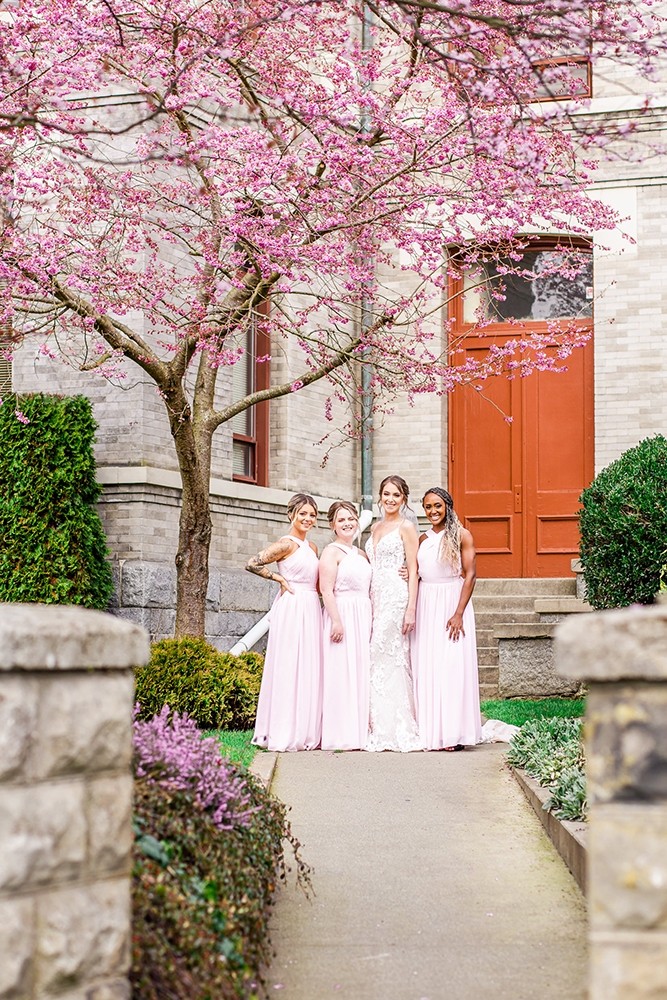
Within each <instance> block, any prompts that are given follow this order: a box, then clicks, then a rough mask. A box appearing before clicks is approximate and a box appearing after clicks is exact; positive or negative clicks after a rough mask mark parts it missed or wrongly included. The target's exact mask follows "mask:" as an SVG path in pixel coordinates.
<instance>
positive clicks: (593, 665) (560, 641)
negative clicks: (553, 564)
mask: <svg viewBox="0 0 667 1000" xmlns="http://www.w3.org/2000/svg"><path fill="white" fill-rule="evenodd" d="M556 662H557V668H558V670H559V671H560V672H561V673H562V674H563V675H565V676H566V677H569V678H573V679H576V680H578V681H582V682H587V683H588V685H589V694H588V700H587V712H586V756H587V782H588V801H589V806H590V816H589V827H590V831H589V836H588V851H589V858H588V894H589V921H590V928H589V936H590V992H589V998H590V1000H649V998H655V997H664V996H667V985H666V983H667V979H666V975H665V970H666V969H667V740H666V739H665V733H666V732H667V605H666V604H658V605H655V606H652V607H640V606H633V607H631V608H624V609H623V610H619V611H603V612H596V613H593V614H589V615H583V616H578V617H577V618H576V619H570V620H569V621H567V622H564V623H563V624H562V625H560V626H558V628H557V632H556Z"/></svg>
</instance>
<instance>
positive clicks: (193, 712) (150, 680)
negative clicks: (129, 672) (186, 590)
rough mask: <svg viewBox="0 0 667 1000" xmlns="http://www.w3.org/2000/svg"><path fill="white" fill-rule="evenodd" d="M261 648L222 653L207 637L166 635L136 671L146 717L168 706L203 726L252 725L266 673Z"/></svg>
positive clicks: (137, 694) (139, 696)
mask: <svg viewBox="0 0 667 1000" xmlns="http://www.w3.org/2000/svg"><path fill="white" fill-rule="evenodd" d="M263 662H264V660H263V657H262V656H261V655H260V654H259V653H241V655H240V656H232V654H231V653H221V652H219V651H218V650H217V649H216V648H215V647H214V646H211V644H210V643H208V642H206V641H205V640H204V639H195V638H192V637H189V636H186V637H184V638H181V639H163V640H162V641H161V642H156V643H154V645H153V646H152V648H151V658H150V662H149V663H148V664H147V665H146V666H145V667H139V668H138V669H137V671H136V675H135V677H136V699H137V701H138V703H139V705H140V706H141V708H140V713H141V717H142V718H144V719H148V718H151V717H152V716H154V715H156V714H157V713H158V712H160V711H161V710H162V708H163V707H164V706H165V705H169V707H170V708H171V709H172V711H174V712H179V713H184V712H185V713H187V714H188V715H189V716H190V717H191V718H192V719H194V720H195V722H196V723H197V725H198V726H200V728H202V729H207V730H210V729H248V728H250V727H251V726H252V725H254V722H255V713H256V711H257V698H258V696H259V686H260V683H261V677H262V665H263Z"/></svg>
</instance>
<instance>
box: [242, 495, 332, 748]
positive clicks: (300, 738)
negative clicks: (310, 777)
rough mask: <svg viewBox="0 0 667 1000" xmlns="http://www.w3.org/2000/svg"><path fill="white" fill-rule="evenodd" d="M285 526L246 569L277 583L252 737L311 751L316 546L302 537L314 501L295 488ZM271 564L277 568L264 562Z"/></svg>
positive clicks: (317, 728)
mask: <svg viewBox="0 0 667 1000" xmlns="http://www.w3.org/2000/svg"><path fill="white" fill-rule="evenodd" d="M287 516H288V518H289V521H290V524H291V528H290V530H289V532H288V534H287V535H283V536H282V538H279V539H278V541H277V542H274V543H273V544H272V545H269V547H268V548H266V549H264V550H263V551H262V552H259V553H258V554H257V555H256V556H253V558H252V559H251V560H250V561H249V562H248V565H247V566H246V569H247V570H249V571H250V572H251V573H256V574H257V576H261V577H263V578H264V579H265V580H275V581H276V583H279V584H280V593H279V594H278V595H277V596H276V599H275V600H274V602H273V605H272V607H271V624H270V628H269V640H268V644H267V647H266V657H265V659H264V672H263V674H262V685H261V688H260V692H259V702H258V704H257V720H256V723H255V734H254V736H253V740H252V742H253V743H255V744H257V746H260V747H264V748H265V749H267V750H315V749H317V747H319V745H320V738H321V735H322V612H321V610H320V598H319V595H318V593H317V574H318V558H317V549H316V547H315V546H314V545H313V543H312V542H308V541H307V540H306V536H307V534H308V532H309V531H310V529H311V528H312V527H313V526H314V524H315V523H316V520H317V504H316V503H315V501H314V500H313V498H312V497H311V496H308V494H306V493H297V494H296V495H295V496H293V497H292V498H291V500H290V501H289V504H288V505H287ZM274 562H275V563H276V565H277V570H278V572H277V573H273V572H271V571H270V570H269V569H268V568H267V567H268V565H269V564H270V563H274Z"/></svg>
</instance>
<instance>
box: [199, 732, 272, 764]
mask: <svg viewBox="0 0 667 1000" xmlns="http://www.w3.org/2000/svg"><path fill="white" fill-rule="evenodd" d="M207 735H210V736H215V737H216V739H217V740H218V743H219V744H220V752H221V753H222V754H224V755H225V757H229V759H230V760H231V761H232V763H234V764H241V765H242V766H243V767H250V765H251V764H252V762H253V759H254V757H255V754H256V753H257V750H258V749H259V748H258V747H256V746H254V745H253V743H252V742H251V741H252V735H253V731H252V729H243V730H237V729H231V730H230V729H223V730H218V731H217V732H215V731H214V732H211V733H207Z"/></svg>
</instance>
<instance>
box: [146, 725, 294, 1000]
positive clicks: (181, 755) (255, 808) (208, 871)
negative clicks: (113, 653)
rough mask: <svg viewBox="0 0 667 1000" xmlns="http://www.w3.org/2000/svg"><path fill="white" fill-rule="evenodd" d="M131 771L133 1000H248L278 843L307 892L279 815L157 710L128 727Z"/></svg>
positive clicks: (253, 785) (263, 949)
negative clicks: (134, 774) (289, 856)
mask: <svg viewBox="0 0 667 1000" xmlns="http://www.w3.org/2000/svg"><path fill="white" fill-rule="evenodd" d="M135 762H136V768H137V774H138V777H137V780H136V783H135V831H136V837H135V851H134V867H133V934H132V940H133V953H132V971H131V981H132V996H133V997H134V998H135V1000H194V998H197V1000H236V998H242V997H243V998H245V997H254V996H256V995H257V992H258V989H259V983H260V973H259V970H260V967H261V966H262V965H263V964H266V963H268V960H269V958H270V942H269V938H268V919H269V915H270V909H271V905H272V899H273V893H274V889H275V886H276V882H277V880H279V879H281V878H284V877H285V872H286V865H285V858H284V854H283V844H284V842H285V841H286V842H287V843H289V844H290V846H291V849H292V851H293V853H294V857H295V861H296V864H297V877H298V880H299V882H300V884H301V885H302V886H303V887H304V889H307V887H308V885H309V871H308V868H307V866H305V865H304V864H303V862H302V861H301V860H300V857H299V846H300V845H299V844H298V841H297V840H296V839H295V838H294V836H293V834H292V833H291V830H290V828H289V824H288V823H287V822H286V820H285V807H284V806H283V805H282V803H280V802H279V801H278V800H277V799H275V798H274V797H273V796H271V795H270V794H269V793H268V792H267V791H266V790H265V789H264V787H263V786H262V785H261V783H260V782H258V781H257V780H256V779H255V778H254V777H253V776H252V775H250V774H248V772H247V771H245V770H244V769H243V768H239V767H238V766H236V765H234V764H232V763H230V762H229V761H227V760H224V759H223V758H222V757H221V756H220V753H219V750H218V747H217V743H216V741H215V739H213V738H208V739H202V736H201V733H200V732H199V731H198V730H197V729H196V727H195V726H194V725H193V724H192V722H191V720H188V719H184V718H180V719H179V718H177V717H176V716H171V717H170V715H169V712H168V710H165V711H164V712H163V713H161V715H160V716H157V717H156V718H154V719H153V720H151V722H147V723H146V722H141V721H137V722H136V723H135Z"/></svg>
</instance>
